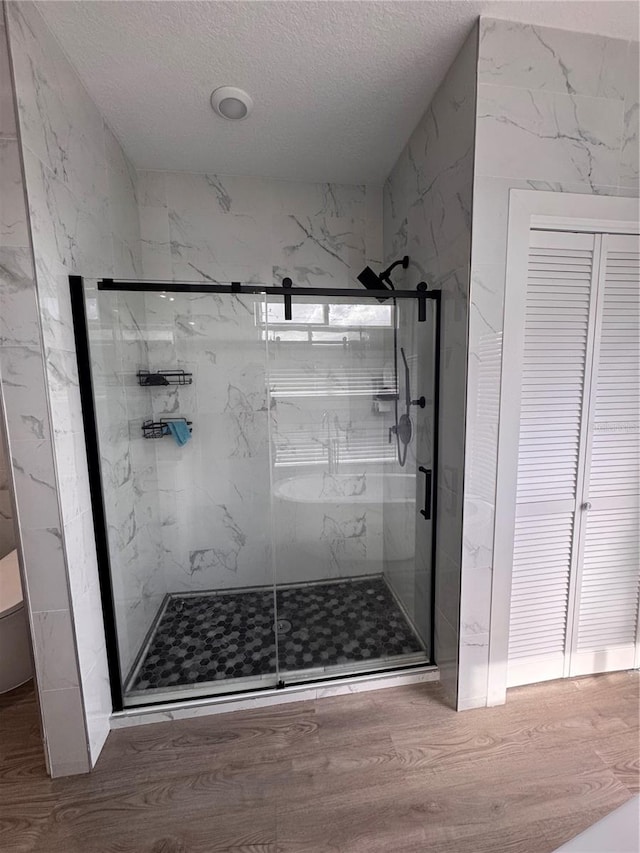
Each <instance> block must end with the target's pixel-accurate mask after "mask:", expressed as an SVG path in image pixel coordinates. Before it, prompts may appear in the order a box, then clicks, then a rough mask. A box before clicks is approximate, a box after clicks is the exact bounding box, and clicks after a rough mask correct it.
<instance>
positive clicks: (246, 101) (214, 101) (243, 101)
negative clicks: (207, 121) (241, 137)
mask: <svg viewBox="0 0 640 853" xmlns="http://www.w3.org/2000/svg"><path fill="white" fill-rule="evenodd" d="M211 106H212V107H213V109H214V111H215V112H216V113H217V114H218V115H219V116H222V118H227V119H229V120H230V121H238V120H239V119H243V118H246V117H247V116H248V115H249V113H250V112H251V110H252V109H253V100H252V99H251V95H249V94H247V92H245V91H244V90H243V89H236V87H235V86H220V88H219V89H216V90H215V91H214V92H212V94H211Z"/></svg>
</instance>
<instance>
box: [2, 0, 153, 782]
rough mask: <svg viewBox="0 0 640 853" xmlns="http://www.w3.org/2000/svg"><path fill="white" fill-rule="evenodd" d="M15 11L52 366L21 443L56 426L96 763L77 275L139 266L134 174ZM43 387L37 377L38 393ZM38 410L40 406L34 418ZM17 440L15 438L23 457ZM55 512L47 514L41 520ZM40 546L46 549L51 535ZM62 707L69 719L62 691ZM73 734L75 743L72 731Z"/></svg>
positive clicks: (96, 598) (101, 721)
mask: <svg viewBox="0 0 640 853" xmlns="http://www.w3.org/2000/svg"><path fill="white" fill-rule="evenodd" d="M7 13H8V14H7V21H8V32H9V39H10V43H11V57H12V62H13V74H14V79H15V89H16V100H17V104H18V119H19V131H20V141H21V155H22V162H23V168H24V174H25V180H26V192H27V198H28V206H29V217H30V228H31V234H32V241H33V255H34V261H35V274H36V282H37V300H38V301H37V306H38V317H37V332H38V333H40V329H41V339H39V340H38V341H36V339H35V331H34V330H33V329H32V328H28V329H24V330H23V333H24V334H26V335H28V334H31V339H30V344H31V345H32V346H33V347H34V350H35V349H38V348H39V349H38V353H37V355H36V354H35V353H34V358H33V370H34V371H37V370H39V369H40V364H39V360H40V358H41V356H42V354H44V357H45V369H46V373H45V377H44V380H45V384H46V392H43V394H42V395H41V396H40V395H34V394H31V395H30V396H29V399H28V400H23V401H21V404H20V406H21V407H20V408H17V409H16V411H18V412H22V416H23V418H27V420H26V421H25V422H24V423H23V425H22V427H21V432H22V436H21V438H20V441H29V442H36V444H35V445H34V447H33V456H32V458H33V459H37V458H39V454H42V453H44V449H43V446H42V444H41V442H42V440H43V439H42V436H45V438H46V436H47V430H51V431H52V438H53V444H52V447H53V453H54V458H53V460H49V461H47V462H46V465H45V459H44V457H43V458H42V460H41V463H42V465H43V466H44V467H43V480H44V481H45V482H47V483H49V482H50V485H49V488H51V489H52V490H53V493H54V495H55V494H57V497H58V499H59V502H60V513H61V518H60V519H59V523H60V524H61V529H60V530H58V533H57V539H56V541H57V543H58V548H59V551H60V557H61V561H62V567H63V569H64V570H65V576H66V581H65V588H66V585H68V590H69V595H70V599H69V600H68V602H67V605H68V608H69V609H68V610H67V611H64V612H65V613H66V616H65V617H64V618H65V619H66V620H67V621H66V622H64V619H63V617H62V616H56V617H55V620H54V621H55V626H54V627H55V629H56V632H57V633H56V636H59V637H60V638H62V639H63V640H64V642H65V643H66V642H68V643H69V646H68V647H65V648H64V649H60V655H61V659H64V660H66V661H67V662H68V664H69V667H70V668H71V664H72V661H73V660H74V659H76V658H77V667H76V669H75V671H74V673H73V677H71V676H69V678H68V682H69V683H68V684H66V683H65V687H66V689H68V690H75V691H76V693H78V695H79V696H80V698H81V699H82V702H81V705H80V706H79V708H74V711H73V713H72V712H71V710H70V711H69V715H68V720H69V725H71V723H72V722H74V721H77V718H78V716H80V718H81V719H82V718H84V720H85V722H86V727H87V731H88V737H89V750H90V760H91V761H92V762H94V761H95V760H96V758H97V756H98V754H99V752H100V749H101V747H102V744H103V743H104V740H105V738H106V736H107V734H108V730H109V722H108V718H109V714H110V712H111V698H110V693H109V683H108V676H107V663H106V652H105V640H104V629H103V622H102V609H101V604H100V594H99V585H98V575H97V564H96V554H95V540H94V534H93V522H92V515H91V503H90V496H89V484H88V474H87V462H86V453H85V447H84V434H83V428H82V414H81V406H80V395H79V387H78V377H77V365H76V355H75V345H74V339H73V329H72V322H71V310H70V302H69V295H68V275H69V274H72V273H73V274H80V275H84V276H85V277H97V276H104V275H133V274H136V275H139V274H140V272H141V254H140V246H139V236H140V235H139V226H138V215H137V203H136V197H135V172H134V170H133V169H132V168H131V167H130V166H129V164H128V163H127V161H126V159H125V158H124V156H123V154H122V151H121V149H120V146H119V145H118V143H117V140H116V139H115V137H113V135H112V134H111V132H110V130H109V129H108V128H107V127H106V125H105V123H104V121H103V120H102V117H101V116H100V114H99V112H98V110H97V109H96V107H95V105H94V104H93V102H92V101H91V99H90V97H89V96H88V94H87V92H86V90H85V89H84V87H83V85H82V84H81V82H80V80H79V78H78V77H77V75H76V73H75V71H74V69H73V68H72V67H71V65H70V64H69V62H68V61H67V59H66V57H65V56H64V54H63V53H62V51H61V50H60V48H59V46H58V44H57V42H56V40H55V39H54V37H53V36H52V35H51V33H50V31H49V30H48V28H47V27H46V25H45V24H44V22H43V20H42V18H41V17H40V14H39V13H38V11H37V10H36V9H35V7H34V6H33V5H32V4H31V3H28V2H25V3H21V2H15V3H10V4H7ZM12 314H13V311H12ZM26 364H31V361H29V362H26ZM15 369H17V368H15ZM21 369H24V365H22V366H21ZM34 382H35V379H34ZM35 387H37V386H36V385H35V384H34V383H30V389H33V388H35ZM5 397H6V394H5ZM29 406H31V407H35V408H36V409H37V411H34V412H33V414H32V413H31V408H29ZM26 412H28V413H29V415H28V416H27V415H26V414H25V413H26ZM43 424H45V426H43ZM10 431H11V425H10ZM15 447H16V444H15V443H14V442H12V453H13V452H14V449H15ZM15 468H16V465H15V462H14V469H15ZM45 469H46V470H45ZM47 476H48V477H50V478H51V477H52V478H53V479H52V480H51V481H49V480H47ZM34 482H35V481H32V482H31V483H30V487H31V488H32V489H33V488H34V486H33V483H34ZM45 517H46V516H44V515H42V516H41V517H40V519H39V527H40V526H42V524H43V519H44V518H45ZM49 529H51V531H52V533H51V534H50V535H53V531H54V530H55V529H57V528H55V525H54V524H53V523H50V524H49V525H47V530H49ZM39 547H40V548H41V549H43V548H44V542H40V543H39ZM40 553H43V551H41V552H40ZM55 612H56V613H57V612H58V611H55ZM60 612H63V611H60ZM61 620H62V621H61ZM58 622H60V625H58ZM49 624H53V623H52V622H51V619H49V620H48V622H47V625H49ZM43 636H44V635H43ZM74 643H75V646H74ZM48 648H49V649H51V648H52V647H51V644H49V645H48ZM72 652H73V653H72ZM45 669H46V668H45ZM54 710H55V714H56V715H57V717H56V719H57V720H58V721H59V722H60V724H61V725H62V724H64V722H65V713H64V701H63V697H59V701H57V703H56V705H55V709H54ZM85 722H83V726H84V725H85ZM79 731H80V730H79ZM67 735H68V736H67V738H66V741H67V743H68V742H69V741H70V740H72V737H71V735H70V734H69V732H67ZM85 749H86V746H85ZM84 769H87V767H85V768H84ZM54 772H55V768H54Z"/></svg>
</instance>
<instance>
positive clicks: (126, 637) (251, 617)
mask: <svg viewBox="0 0 640 853" xmlns="http://www.w3.org/2000/svg"><path fill="white" fill-rule="evenodd" d="M85 286H86V287H87V291H86V306H87V317H88V335H89V344H90V353H91V366H92V375H93V388H94V408H95V412H96V420H97V431H98V441H99V457H100V468H101V477H102V493H103V502H104V509H105V518H106V529H107V539H108V551H109V559H110V568H111V571H110V574H111V586H112V589H113V595H112V600H113V609H114V617H115V624H116V634H117V650H118V657H119V664H120V678H121V684H122V692H123V694H124V704H125V705H136V704H141V703H149V702H158V701H165V700H171V699H188V698H195V697H198V696H205V695H216V694H220V693H225V692H230V691H243V690H249V689H260V688H265V687H273V686H274V685H275V684H276V683H277V680H278V678H277V663H276V635H275V631H274V621H275V609H274V576H273V555H272V545H271V511H270V503H271V494H270V453H271V448H270V443H269V427H268V419H269V401H268V393H267V388H268V386H267V378H266V377H267V373H266V371H267V358H266V339H265V335H264V330H263V328H262V326H261V324H260V321H259V318H260V317H261V316H262V315H263V314H264V301H265V298H264V296H262V295H244V294H243V295H235V294H216V293H180V292H175V291H173V292H164V293H163V292H158V291H155V292H153V291H144V290H140V291H135V292H132V291H130V292H126V291H104V290H96V289H95V287H91V285H90V284H89V283H86V284H85ZM185 440H186V441H185ZM183 441H185V443H184V444H182V442H183Z"/></svg>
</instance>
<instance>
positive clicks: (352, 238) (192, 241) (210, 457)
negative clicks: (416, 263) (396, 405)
mask: <svg viewBox="0 0 640 853" xmlns="http://www.w3.org/2000/svg"><path fill="white" fill-rule="evenodd" d="M138 195H139V203H140V223H141V236H142V262H143V272H144V277H145V278H147V279H153V278H155V279H160V280H171V279H173V280H182V281H184V280H187V281H189V280H196V281H198V280H212V281H229V280H241V281H253V282H265V283H269V284H271V283H273V282H279V281H280V280H281V279H282V278H283V277H284V276H285V275H290V276H291V277H292V278H293V280H294V283H295V285H296V286H299V287H305V286H328V287H350V286H351V287H354V286H355V287H359V286H360V285H359V284H358V283H357V281H356V280H355V275H356V274H357V273H358V272H359V271H360V270H361V269H362V268H363V267H364V265H365V264H366V263H372V264H376V263H379V262H380V260H381V257H382V206H381V198H382V194H381V188H375V187H364V186H345V185H333V184H314V183H299V182H286V181H274V180H266V179H260V178H242V177H224V176H219V175H202V174H189V173H161V172H141V173H140V176H139V183H138ZM262 307H263V306H262V300H261V299H260V298H258V297H256V298H244V297H243V298H237V297H213V296H209V295H207V296H198V297H182V296H179V295H177V294H176V295H175V296H173V297H172V296H167V297H160V296H153V295H149V294H148V295H147V297H146V322H147V330H148V334H149V335H150V336H151V337H152V339H153V342H152V343H151V344H150V346H149V366H150V367H151V368H152V369H160V368H163V367H164V368H167V367H171V366H178V367H181V368H183V369H185V370H188V371H189V372H191V373H192V374H193V377H194V383H193V386H189V387H181V388H177V389H175V388H174V389H171V390H167V391H163V390H162V389H154V390H153V391H151V392H147V394H149V395H150V403H151V404H152V406H153V413H154V415H156V416H160V415H162V414H179V413H181V414H185V415H186V416H188V417H189V418H190V419H192V420H193V422H194V425H193V439H192V441H191V442H190V443H189V445H188V446H187V447H186V448H184V449H180V448H177V447H175V445H174V444H173V443H172V442H171V441H162V442H154V445H155V446H156V453H157V471H158V478H159V495H160V518H161V524H162V530H163V537H162V541H163V548H164V559H163V564H164V571H165V577H166V582H167V585H168V588H169V589H171V590H183V589H210V588H225V587H235V586H246V585H249V586H250V585H255V584H264V583H270V582H272V580H273V577H274V561H273V559H272V554H271V541H270V520H271V511H272V510H271V506H270V501H271V486H270V463H271V462H273V461H274V460H273V459H272V458H271V457H272V454H273V453H274V446H275V445H278V444H282V443H286V442H287V441H291V440H293V441H295V436H296V434H301V433H302V432H305V431H306V433H308V436H307V437H308V440H309V441H310V442H311V443H313V442H316V443H317V444H321V443H322V442H323V441H325V438H324V437H323V436H324V431H325V430H326V426H323V425H322V412H323V410H325V409H330V410H331V412H332V414H333V415H336V416H337V417H338V421H339V424H340V427H339V429H340V430H341V431H342V434H343V435H342V439H343V440H345V441H346V439H347V432H348V431H351V432H353V431H354V430H356V431H357V430H367V429H375V427H376V424H377V425H378V426H379V425H380V421H379V419H378V420H377V421H376V419H375V418H374V419H372V399H369V400H364V399H360V400H356V401H354V400H351V399H348V398H343V399H341V400H338V401H337V402H336V399H335V398H332V399H329V397H325V396H323V395H322V392H319V393H318V394H316V395H314V396H310V397H305V398H304V399H291V398H287V399H277V398H275V397H274V398H272V399H271V400H270V401H268V400H267V394H266V390H267V386H268V384H269V383H268V381H267V376H266V370H267V367H268V369H269V371H270V372H271V378H270V384H271V385H273V384H274V383H275V384H277V383H278V381H279V380H278V377H280V376H282V375H284V374H285V373H287V371H291V370H292V369H295V370H296V371H298V372H300V373H301V374H305V377H306V381H307V382H308V383H310V384H312V385H317V384H318V383H320V384H322V377H324V380H325V385H326V377H327V376H328V375H333V376H334V379H335V381H340V371H341V370H343V371H344V372H345V374H348V372H349V368H348V367H346V368H345V366H344V362H345V353H344V351H343V348H342V347H339V348H336V349H335V350H334V351H329V349H327V348H326V347H325V348H324V349H322V348H320V350H319V349H318V348H317V347H315V346H314V347H311V346H309V345H306V344H303V343H302V342H298V343H295V342H284V341H283V342H282V344H278V345H276V344H273V345H272V346H271V347H270V353H269V355H267V349H266V342H265V339H264V335H265V329H264V325H263V324H262V323H261V322H260V321H259V319H258V318H259V316H260V311H261V310H262ZM338 350H339V351H338ZM373 350H375V347H370V348H369V351H368V353H367V355H366V357H365V356H364V355H363V353H361V352H358V351H357V348H356V349H354V348H353V347H352V348H351V350H350V352H351V356H347V358H346V360H347V361H349V359H351V361H353V362H354V365H355V362H356V361H358V360H360V361H362V359H363V358H366V360H367V363H369V362H370V361H371V353H372V351H373ZM319 353H320V355H319ZM381 358H382V352H381V351H380V353H378V355H377V356H376V355H375V353H374V354H373V360H374V362H375V363H377V364H378V366H379V372H380V374H382V362H381ZM376 359H377V360H376ZM356 367H357V365H356ZM270 435H271V438H270ZM270 444H271V445H273V446H270ZM370 467H371V466H370ZM318 470H319V469H318V467H317V466H312V467H309V466H306V467H305V466H304V464H302V466H298V467H293V468H288V469H286V470H285V471H281V472H280V473H279V475H277V476H280V477H284V476H289V477H291V476H293V475H294V474H296V473H297V474H300V473H301V472H302V473H306V474H314V473H315V474H317V473H318ZM349 470H350V473H352V474H354V475H357V474H358V473H362V472H359V471H354V469H353V466H350V469H349ZM212 472H215V477H213V478H212ZM324 473H325V474H326V473H327V472H326V471H325V472H324ZM306 485H307V486H309V485H310V482H309V481H307V484H306ZM324 487H326V483H325V484H324ZM320 491H322V488H320V489H319V492H320ZM316 497H318V499H320V494H318V495H317V496H316ZM325 498H326V495H325ZM324 510H326V511H324V512H320V511H319V510H318V507H316V516H317V519H316V520H317V529H315V527H314V529H313V530H311V529H307V530H306V532H305V534H304V535H302V533H301V531H302V527H303V526H304V525H305V524H306V525H307V526H308V523H309V521H310V518H309V513H308V512H306V513H305V512H304V511H303V508H302V507H300V506H297V505H296V502H295V501H294V502H291V503H288V502H286V501H284V500H276V501H275V503H274V507H273V513H274V516H273V517H274V522H275V525H276V530H277V531H278V534H277V543H276V548H277V558H276V561H275V562H276V564H277V577H278V580H279V581H282V582H286V581H294V580H304V579H308V580H318V579H321V578H323V577H336V576H341V575H342V576H344V575H349V574H358V573H361V572H367V571H377V570H379V569H380V567H381V558H375V553H376V549H378V550H379V548H380V539H381V531H379V530H378V531H376V526H375V524H374V523H373V515H374V514H373V512H371V513H370V516H371V517H370V523H369V524H368V525H367V523H366V513H365V514H363V512H362V507H360V509H359V511H358V512H356V510H355V508H352V509H351V510H348V509H347V508H346V506H345V504H344V503H341V504H340V505H339V506H336V505H335V504H334V505H332V506H329V507H327V506H325V507H324ZM298 516H300V517H299V518H298ZM256 519H262V521H261V523H260V524H256V523H255V522H256ZM296 519H298V520H297V522H296ZM311 540H313V541H314V547H315V551H314V553H313V559H309V555H308V554H306V552H305V555H306V559H305V558H304V557H305V555H303V554H301V552H300V543H301V541H309V542H310V541H311ZM363 554H366V559H363V556H362V555H363Z"/></svg>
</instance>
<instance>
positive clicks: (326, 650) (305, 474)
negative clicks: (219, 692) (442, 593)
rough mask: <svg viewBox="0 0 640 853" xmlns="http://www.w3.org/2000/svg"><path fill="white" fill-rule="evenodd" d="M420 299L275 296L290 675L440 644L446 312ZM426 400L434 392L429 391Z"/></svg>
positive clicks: (276, 475)
mask: <svg viewBox="0 0 640 853" xmlns="http://www.w3.org/2000/svg"><path fill="white" fill-rule="evenodd" d="M426 315H427V316H426V319H425V320H424V321H423V322H419V320H418V304H417V300H414V299H397V300H392V299H388V300H386V301H384V302H380V301H378V300H377V299H373V298H370V297H366V296H363V297H362V298H354V297H325V296H305V294H304V291H302V290H296V292H295V296H294V297H293V304H292V316H291V319H286V317H285V312H284V306H283V300H282V298H281V297H271V296H269V297H268V298H267V301H266V305H265V313H264V315H263V317H262V322H263V325H264V333H265V336H266V338H267V340H268V367H267V381H268V385H269V409H270V412H271V417H270V420H269V426H270V431H271V494H272V504H273V505H272V512H273V536H274V543H273V544H274V563H275V573H276V598H277V625H276V627H277V641H278V668H279V677H280V678H281V679H282V680H283V681H284V682H285V683H291V682H296V681H305V680H313V679H320V678H325V677H327V676H338V675H347V674H357V673H362V672H371V671H378V670H386V669H393V668H397V667H401V666H410V665H416V664H424V663H426V662H428V661H429V659H430V652H431V648H430V646H431V597H432V596H431V577H432V574H431V549H430V543H431V518H430V511H429V504H430V503H431V488H432V485H431V484H432V481H433V477H432V475H431V468H432V464H431V462H432V460H431V449H432V444H433V443H432V431H433V423H434V419H433V404H434V400H433V393H434V349H433V348H434V325H433V324H434V318H433V310H432V305H431V303H430V302H428V303H427V304H426ZM421 398H422V399H421Z"/></svg>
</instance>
